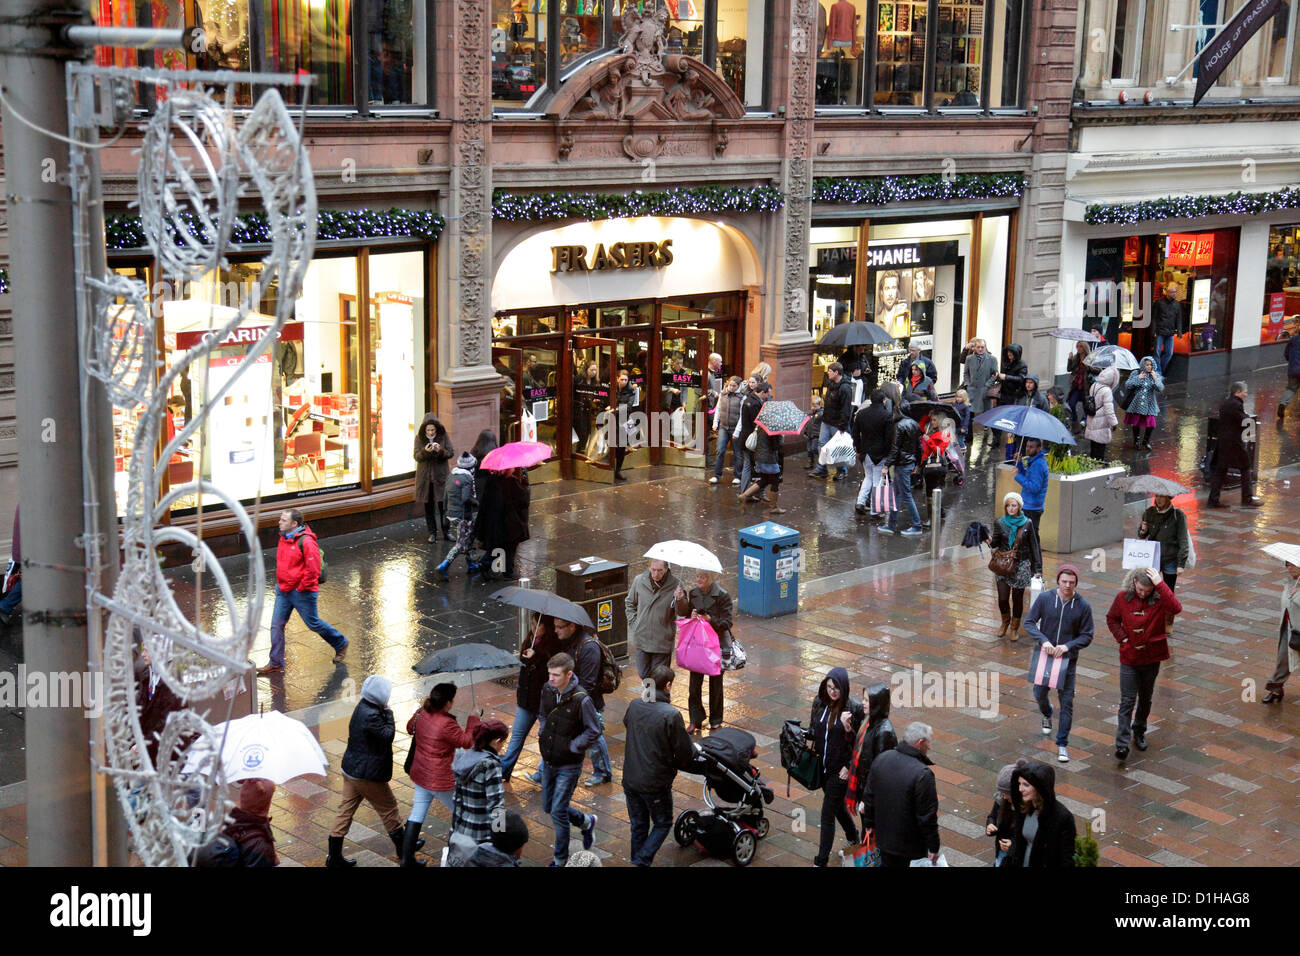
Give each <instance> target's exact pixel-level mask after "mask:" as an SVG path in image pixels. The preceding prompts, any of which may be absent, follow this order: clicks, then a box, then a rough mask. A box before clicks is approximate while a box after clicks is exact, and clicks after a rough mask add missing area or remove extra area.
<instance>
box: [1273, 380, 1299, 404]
mask: <svg viewBox="0 0 1300 956" xmlns="http://www.w3.org/2000/svg"><path fill="white" fill-rule="evenodd" d="M1296 392H1300V375H1288V376H1287V377H1286V391H1285V392H1283V393H1282V397H1281V398H1280V399H1279V400H1278V404H1279V405H1281V406H1283V407H1286V406H1287V405H1290V404H1291V399H1293V398H1295V393H1296Z"/></svg>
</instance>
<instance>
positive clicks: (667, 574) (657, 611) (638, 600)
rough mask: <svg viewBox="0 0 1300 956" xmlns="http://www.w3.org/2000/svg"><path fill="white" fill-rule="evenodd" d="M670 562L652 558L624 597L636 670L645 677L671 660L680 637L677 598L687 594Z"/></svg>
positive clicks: (629, 638)
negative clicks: (669, 566) (674, 646)
mask: <svg viewBox="0 0 1300 956" xmlns="http://www.w3.org/2000/svg"><path fill="white" fill-rule="evenodd" d="M685 595H686V592H685V591H682V590H681V585H680V584H678V582H677V578H675V577H674V576H673V572H672V571H671V570H670V569H669V568H668V562H667V561H651V562H650V566H649V567H648V568H647V569H646V570H645V571H642V572H641V573H640V574H638V575H637V576H636V577H635V578H633V579H632V585H631V587H629V588H628V589H627V597H626V598H625V599H624V600H623V608H624V610H626V611H627V638H628V641H629V642H630V643H631V644H632V645H633V646H634V647H636V672H637V676H638V677H640V678H641V680H642V681H644V680H646V678H648V677H649V676H650V674H651V673H652V672H653V671H654V669H655V667H656V666H658V665H659V664H663V665H664V666H665V667H666V666H668V665H669V664H670V663H672V656H673V644H674V642H675V640H676V637H677V600H678V598H681V597H685Z"/></svg>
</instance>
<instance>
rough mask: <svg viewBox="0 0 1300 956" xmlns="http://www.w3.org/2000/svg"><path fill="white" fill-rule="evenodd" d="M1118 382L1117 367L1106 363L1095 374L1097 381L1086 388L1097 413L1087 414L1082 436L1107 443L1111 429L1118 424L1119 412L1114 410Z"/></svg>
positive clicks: (1101, 443)
mask: <svg viewBox="0 0 1300 956" xmlns="http://www.w3.org/2000/svg"><path fill="white" fill-rule="evenodd" d="M1118 384H1119V369H1117V368H1115V366H1113V365H1108V366H1107V367H1106V368H1104V369H1102V370H1101V371H1100V372H1099V373H1098V374H1097V381H1096V382H1094V383H1093V386H1092V388H1090V389H1089V390H1088V394H1089V395H1090V396H1091V397H1092V400H1093V402H1094V403H1095V404H1096V406H1097V414H1095V415H1089V416H1088V421H1087V424H1086V425H1085V426H1084V429H1083V437H1085V438H1087V439H1088V440H1089V441H1095V442H1096V443H1097V444H1098V445H1109V444H1110V439H1111V430H1112V429H1113V428H1114V427H1115V426H1116V425H1118V424H1119V414H1118V413H1117V412H1116V411H1115V386H1116V385H1118Z"/></svg>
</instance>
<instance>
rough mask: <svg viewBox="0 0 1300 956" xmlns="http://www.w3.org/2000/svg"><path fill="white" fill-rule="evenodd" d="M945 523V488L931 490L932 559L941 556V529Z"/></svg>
mask: <svg viewBox="0 0 1300 956" xmlns="http://www.w3.org/2000/svg"><path fill="white" fill-rule="evenodd" d="M942 524H943V489H942V488H936V489H934V491H932V492H930V560H931V561H933V560H935V559H936V558H938V557H939V531H940V527H939V526H940V525H942Z"/></svg>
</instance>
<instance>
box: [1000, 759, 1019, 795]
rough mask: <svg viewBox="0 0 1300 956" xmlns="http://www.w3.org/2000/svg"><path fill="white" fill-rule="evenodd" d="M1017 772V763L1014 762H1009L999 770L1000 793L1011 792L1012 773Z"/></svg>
mask: <svg viewBox="0 0 1300 956" xmlns="http://www.w3.org/2000/svg"><path fill="white" fill-rule="evenodd" d="M1015 772H1016V765H1015V764H1013V763H1009V764H1007V765H1006V766H1005V767H1003V768H1002V769H1001V770H999V771H998V793H1010V792H1011V775H1012V774H1013V773H1015Z"/></svg>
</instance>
